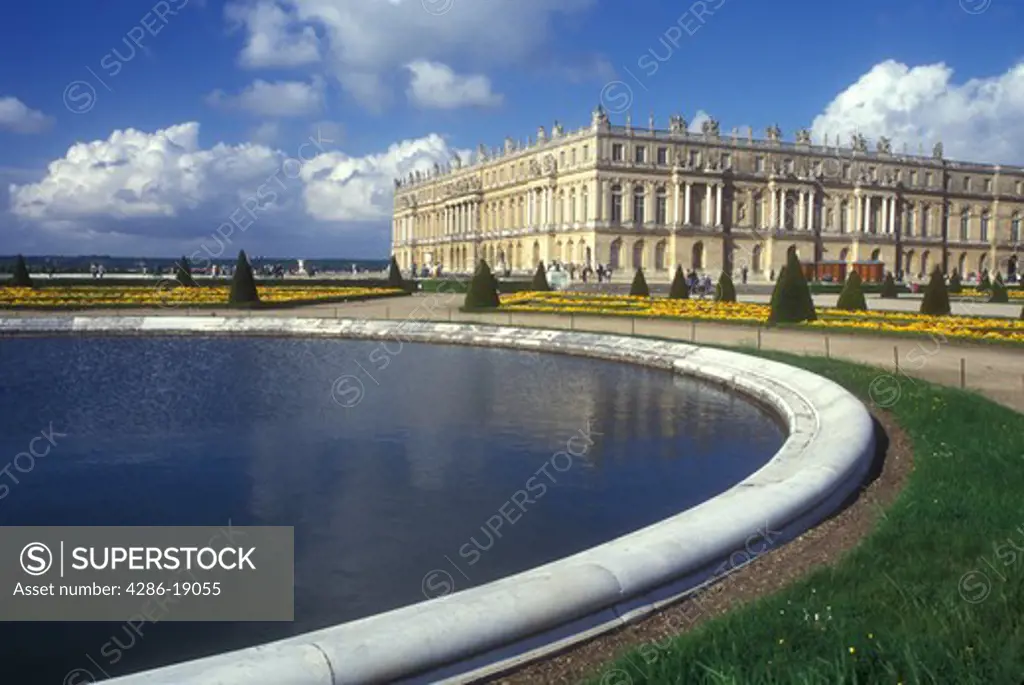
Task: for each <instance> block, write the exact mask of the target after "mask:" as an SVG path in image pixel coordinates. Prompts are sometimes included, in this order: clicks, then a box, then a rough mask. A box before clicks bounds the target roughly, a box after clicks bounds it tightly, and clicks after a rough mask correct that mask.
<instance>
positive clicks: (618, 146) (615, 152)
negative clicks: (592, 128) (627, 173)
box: [612, 143, 622, 162]
mask: <svg viewBox="0 0 1024 685" xmlns="http://www.w3.org/2000/svg"><path fill="white" fill-rule="evenodd" d="M612 161H613V162H621V161H622V143H612Z"/></svg>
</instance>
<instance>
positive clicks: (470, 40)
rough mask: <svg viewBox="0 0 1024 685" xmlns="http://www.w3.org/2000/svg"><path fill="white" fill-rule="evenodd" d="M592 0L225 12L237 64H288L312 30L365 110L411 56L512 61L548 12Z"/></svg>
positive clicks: (413, 0)
mask: <svg viewBox="0 0 1024 685" xmlns="http://www.w3.org/2000/svg"><path fill="white" fill-rule="evenodd" d="M595 2H596V0H515V1H514V2H500V1H498V0H486V1H478V0H470V1H467V0H456V1H455V2H454V3H453V2H451V1H450V0H448V1H447V2H444V3H432V4H431V5H430V6H431V7H433V8H434V11H433V12H431V11H428V9H427V8H426V7H425V5H424V3H423V2H422V0H388V2H382V1H380V0H374V1H371V0H249V1H247V2H244V3H235V4H232V5H231V6H229V8H228V16H229V18H231V19H233V20H235V21H236V22H239V23H241V24H244V26H245V27H246V30H247V32H248V39H247V43H246V47H245V49H244V50H243V53H242V62H243V64H246V63H248V64H258V65H259V66H292V65H294V64H296V63H297V55H302V56H304V57H309V56H310V55H311V53H312V45H313V38H314V37H315V36H314V34H312V33H307V31H312V29H313V28H315V30H316V34H315V35H319V36H320V38H319V48H320V54H322V56H323V63H324V65H325V66H326V68H327V69H328V70H329V71H330V72H331V73H332V74H333V75H334V77H335V78H337V79H338V82H339V83H340V84H341V85H342V87H343V88H344V89H345V90H346V91H347V92H348V93H349V95H351V96H352V97H354V98H355V99H356V100H357V101H358V102H359V103H361V104H362V105H364V106H366V107H368V108H371V109H372V108H379V107H381V106H383V105H384V104H387V103H388V102H389V101H390V99H391V86H390V85H389V82H390V79H389V77H393V76H394V75H395V74H396V73H397V72H398V71H400V70H401V69H402V67H404V66H405V65H407V64H409V63H410V62H414V61H417V60H427V61H439V62H443V63H446V64H461V63H464V62H469V63H472V64H474V65H475V66H476V68H478V69H485V68H487V67H488V66H492V65H507V64H515V63H517V62H521V61H523V60H525V59H527V58H530V57H533V56H534V55H535V53H536V50H537V48H538V47H540V46H542V45H544V44H545V43H546V42H547V40H548V38H549V36H550V34H551V26H552V19H553V17H554V16H555V15H557V14H567V13H571V12H575V11H578V10H581V9H584V8H587V7H590V6H592V5H594V4H595ZM441 9H446V11H444V12H441V11H440V10H441ZM298 46H302V47H298Z"/></svg>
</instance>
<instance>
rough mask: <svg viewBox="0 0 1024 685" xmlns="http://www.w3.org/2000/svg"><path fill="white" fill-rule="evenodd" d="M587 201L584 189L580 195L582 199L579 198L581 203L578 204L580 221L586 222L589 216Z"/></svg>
mask: <svg viewBox="0 0 1024 685" xmlns="http://www.w3.org/2000/svg"><path fill="white" fill-rule="evenodd" d="M589 199H590V198H589V197H588V194H587V189H586V188H584V189H583V193H582V197H581V198H580V200H581V202H580V221H586V220H587V218H588V217H589V216H590V211H589V209H588V207H587V205H588V204H589V203H588V200H589Z"/></svg>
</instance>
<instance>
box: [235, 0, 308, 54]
mask: <svg viewBox="0 0 1024 685" xmlns="http://www.w3.org/2000/svg"><path fill="white" fill-rule="evenodd" d="M225 13H226V14H227V17H228V19H229V20H230V21H231V22H233V23H234V24H236V25H242V26H244V27H245V30H246V33H247V40H246V44H245V47H244V48H242V53H241V55H239V62H240V63H241V64H242V66H244V67H248V68H251V69H260V68H264V67H297V66H302V65H305V64H313V63H315V62H319V61H320V40H319V39H318V38H317V35H316V31H315V30H314V29H313V27H312V26H308V25H306V26H303V25H302V24H301V22H299V21H298V19H297V18H296V16H295V14H294V13H289V12H286V11H285V10H284V9H283V8H282V7H281V6H279V5H278V4H277V3H274V2H260V3H256V4H252V5H241V4H238V5H228V6H227V8H226V10H225Z"/></svg>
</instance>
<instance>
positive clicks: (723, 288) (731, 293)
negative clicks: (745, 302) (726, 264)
mask: <svg viewBox="0 0 1024 685" xmlns="http://www.w3.org/2000/svg"><path fill="white" fill-rule="evenodd" d="M715 300H716V301H718V302H735V301H736V286H735V285H733V282H732V277H731V276H729V274H727V273H726V272H725V271H723V272H722V275H721V276H719V277H718V283H716V284H715Z"/></svg>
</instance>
